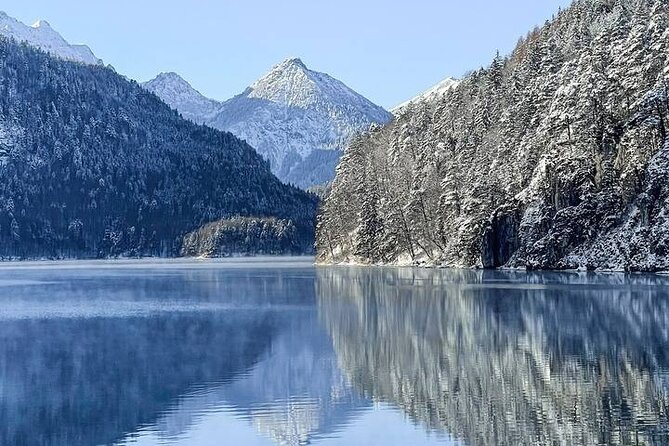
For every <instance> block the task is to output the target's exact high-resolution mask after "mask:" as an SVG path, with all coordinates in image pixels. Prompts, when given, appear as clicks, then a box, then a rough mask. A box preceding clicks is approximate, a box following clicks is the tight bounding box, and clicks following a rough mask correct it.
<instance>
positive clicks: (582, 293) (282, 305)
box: [0, 261, 669, 446]
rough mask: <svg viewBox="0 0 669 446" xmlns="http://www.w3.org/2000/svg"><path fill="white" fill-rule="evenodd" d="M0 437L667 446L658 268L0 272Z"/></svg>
mask: <svg viewBox="0 0 669 446" xmlns="http://www.w3.org/2000/svg"><path fill="white" fill-rule="evenodd" d="M1 273H2V274H0V444H2V445H5V444H6V445H12V446H22V445H40V446H41V445H63V446H65V445H67V446H79V445H81V446H83V445H107V444H119V445H130V444H152V445H156V444H170V445H189V446H191V445H201V444H244V445H247V444H268V445H269V444H280V445H303V444H319V445H323V446H326V445H337V444H347V445H355V444H360V445H368V444H384V445H391V446H392V445H405V444H411V445H419V444H420V445H433V444H443V443H447V444H453V443H455V442H454V441H453V439H454V438H456V439H457V440H459V442H460V443H462V444H467V445H544V444H545V445H575V444H588V445H591V444H630V445H631V444H635V445H636V444H646V445H651V444H669V436H668V434H667V432H669V423H668V420H669V416H668V414H667V410H668V407H669V406H668V404H669V396H668V395H669V355H668V354H669V344H668V341H669V339H668V338H669V296H667V290H668V289H669V287H668V286H667V285H668V284H669V278H660V277H653V276H636V277H625V276H621V275H611V276H592V275H584V274H572V275H570V274H524V273H493V272H476V271H433V270H412V269H360V268H319V269H318V270H316V269H314V268H313V267H312V266H310V265H309V264H308V262H302V263H299V262H298V263H296V264H294V265H291V264H290V263H286V262H283V263H280V264H279V265H278V266H272V265H271V264H266V263H257V262H256V263H254V262H253V261H251V262H250V263H246V262H237V263H234V262H233V263H224V264H190V263H186V264H171V263H170V264H160V265H152V264H145V263H140V264H138V265H134V266H133V265H129V266H116V264H114V265H112V266H108V265H105V266H99V265H97V266H92V267H91V266H88V267H86V268H82V267H79V266H77V267H76V268H75V267H71V268H63V267H58V268H55V269H53V268H41V267H37V268H32V267H31V268H15V269H7V268H2V271H1Z"/></svg>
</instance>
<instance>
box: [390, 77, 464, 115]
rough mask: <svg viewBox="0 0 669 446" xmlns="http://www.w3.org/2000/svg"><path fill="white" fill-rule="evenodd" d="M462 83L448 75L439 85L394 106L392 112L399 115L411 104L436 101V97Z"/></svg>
mask: <svg viewBox="0 0 669 446" xmlns="http://www.w3.org/2000/svg"><path fill="white" fill-rule="evenodd" d="M458 85H460V80H458V79H454V78H452V77H448V78H446V79H444V80H443V81H441V82H439V83H438V84H437V85H435V86H434V87H432V88H430V89H429V90H427V91H424V92H423V93H421V94H419V95H418V96H416V97H414V98H412V99H409V100H408V101H406V102H403V103H401V104H400V105H398V106H397V107H395V108H393V109H392V110H391V112H393V114H395V115H397V114H400V113H402V112H403V111H404V110H406V108H407V107H408V106H409V105H411V104H418V103H420V102H424V101H434V100H435V99H438V98H440V97H442V96H443V95H444V94H446V93H447V92H448V91H450V90H452V89H453V88H455V87H457V86H458Z"/></svg>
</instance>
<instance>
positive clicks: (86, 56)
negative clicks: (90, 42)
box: [0, 11, 102, 65]
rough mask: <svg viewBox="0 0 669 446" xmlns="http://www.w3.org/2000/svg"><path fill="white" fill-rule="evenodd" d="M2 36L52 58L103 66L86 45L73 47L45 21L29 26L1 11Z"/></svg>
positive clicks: (0, 26) (0, 31)
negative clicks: (23, 43) (34, 48)
mask: <svg viewBox="0 0 669 446" xmlns="http://www.w3.org/2000/svg"><path fill="white" fill-rule="evenodd" d="M0 35H2V36H5V37H9V38H13V39H15V40H16V41H18V42H25V43H27V44H28V45H32V46H35V47H37V48H39V49H41V50H43V51H46V52H47V53H49V54H51V55H52V56H55V57H58V58H60V59H65V60H69V61H73V62H80V63H84V64H88V65H102V60H100V59H98V58H97V57H96V56H95V54H93V51H91V49H90V48H89V47H87V46H86V45H71V44H69V43H68V42H67V41H66V40H65V39H64V38H63V36H61V35H60V34H58V32H56V31H55V30H54V29H53V28H51V25H49V23H48V22H46V21H45V20H39V21H37V22H35V24H34V25H32V26H28V25H25V24H23V23H21V22H19V21H18V20H16V19H14V18H12V17H10V16H8V15H7V14H6V13H5V12H2V11H0Z"/></svg>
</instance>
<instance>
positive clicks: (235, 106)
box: [147, 59, 392, 188]
mask: <svg viewBox="0 0 669 446" xmlns="http://www.w3.org/2000/svg"><path fill="white" fill-rule="evenodd" d="M164 81H169V85H168V84H167V82H161V85H162V87H161V88H156V87H155V82H154V81H151V82H149V83H148V84H147V88H149V89H151V90H152V91H154V92H155V93H156V94H158V95H159V96H160V97H161V98H162V99H163V100H164V101H165V102H167V103H168V104H170V105H172V106H173V107H174V108H176V109H177V110H179V111H180V112H181V113H182V114H183V115H184V116H185V117H187V118H189V119H191V120H193V121H195V122H199V123H205V124H207V125H209V126H211V127H214V128H217V129H219V130H225V131H229V132H231V133H233V134H235V135H236V136H238V137H239V138H242V139H244V140H246V141H247V142H248V143H249V144H250V145H251V146H253V147H254V148H255V149H256V150H257V151H258V153H260V154H261V155H262V156H263V157H264V158H265V159H267V160H269V161H270V165H271V166H272V171H273V172H274V173H275V174H276V175H277V176H278V177H279V178H280V179H281V180H283V181H286V182H290V183H293V184H296V185H298V186H300V187H302V188H307V187H310V186H313V185H317V184H323V183H326V182H328V181H331V180H332V179H333V178H334V171H335V167H336V165H337V163H338V161H339V158H340V156H341V151H342V150H343V149H344V147H345V146H346V145H347V144H348V142H349V141H350V140H351V139H352V137H353V136H354V135H355V134H357V133H358V132H360V131H365V130H367V129H369V127H370V125H372V124H385V123H387V122H388V121H390V119H391V117H392V116H391V115H390V113H388V112H387V111H385V110H384V109H383V108H381V107H379V106H376V105H374V104H373V103H371V102H370V101H369V100H367V99H365V98H364V97H362V96H361V95H359V94H357V93H356V92H354V91H353V90H351V89H350V88H348V87H347V86H346V85H344V84H343V83H342V82H340V81H338V80H336V79H334V78H332V77H330V76H328V75H327V74H323V73H318V72H316V71H312V70H309V69H308V68H307V67H306V66H305V65H304V63H303V62H302V61H301V60H300V59H289V60H286V61H284V62H282V63H281V64H279V65H277V66H275V67H274V68H273V69H272V70H271V71H270V72H269V73H268V74H266V75H265V76H263V77H262V78H261V79H259V80H258V81H256V82H255V83H254V84H253V85H251V86H250V87H249V88H247V89H246V90H245V91H244V92H243V93H241V94H240V95H237V96H235V97H234V98H232V99H230V100H228V101H226V102H224V103H222V104H221V106H220V107H219V110H218V112H217V113H216V114H215V115H214V116H211V115H210V113H211V110H212V109H213V108H216V106H217V105H218V104H217V103H216V104H214V105H211V104H209V103H206V102H205V101H203V98H202V97H200V96H199V93H198V94H196V92H195V90H192V88H191V89H188V88H185V89H182V87H183V84H184V82H183V81H182V80H179V79H177V78H175V77H172V78H170V79H164ZM175 91H176V92H177V93H175ZM183 97H186V98H187V99H183ZM202 104H204V105H202Z"/></svg>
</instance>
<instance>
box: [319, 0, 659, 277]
mask: <svg viewBox="0 0 669 446" xmlns="http://www.w3.org/2000/svg"><path fill="white" fill-rule="evenodd" d="M668 29H669V5H667V3H666V2H665V1H661V0H578V1H576V2H574V4H573V5H572V6H571V7H570V8H568V9H566V10H563V11H561V12H560V13H559V14H557V15H556V17H555V18H554V20H552V21H551V22H549V23H547V24H546V25H545V26H544V27H542V28H538V29H536V30H534V31H532V32H531V33H529V34H528V35H527V37H525V38H524V39H522V40H521V42H520V43H519V45H518V47H517V48H516V49H515V50H514V52H513V53H512V54H511V55H510V56H509V57H507V58H499V57H498V58H496V59H495V60H494V61H493V63H492V64H491V66H490V67H489V68H487V69H482V70H478V71H475V72H474V73H472V74H471V75H470V76H468V77H467V78H465V79H464V80H463V81H462V82H461V84H460V85H458V87H456V88H455V89H453V90H451V91H450V92H448V93H447V94H446V95H445V96H444V97H443V98H442V100H440V101H437V102H434V103H422V104H420V105H419V106H417V107H415V108H414V110H412V111H411V113H405V114H403V115H402V116H401V117H399V118H398V119H397V120H396V121H394V122H393V123H392V124H390V125H389V126H386V127H385V128H383V129H378V130H375V131H373V132H371V133H370V134H368V135H365V136H363V137H360V138H358V139H357V140H356V141H355V142H354V143H353V144H352V145H351V146H350V147H349V148H348V150H347V152H346V155H345V156H344V158H343V160H342V163H341V165H340V167H339V168H338V174H337V178H336V180H335V182H334V185H333V189H332V193H331V194H330V196H329V198H328V200H327V202H326V203H325V205H324V208H323V211H322V214H321V217H320V221H319V231H318V233H319V235H318V250H319V258H320V260H321V261H323V262H342V261H357V262H365V263H428V264H438V265H448V266H460V267H472V266H484V267H499V266H510V267H527V268H589V269H596V268H600V269H616V270H619V269H628V270H650V271H655V270H666V269H669V218H668V217H667V216H668V215H669V199H668V198H667V197H669V186H668V185H667V182H666V175H667V171H669V156H668V155H667V154H668V153H669V146H668V145H667V143H668V141H667V131H668V129H667V124H666V123H667V119H669V93H668V89H667V87H666V85H668V83H669V69H668V58H667V54H669V31H668Z"/></svg>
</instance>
